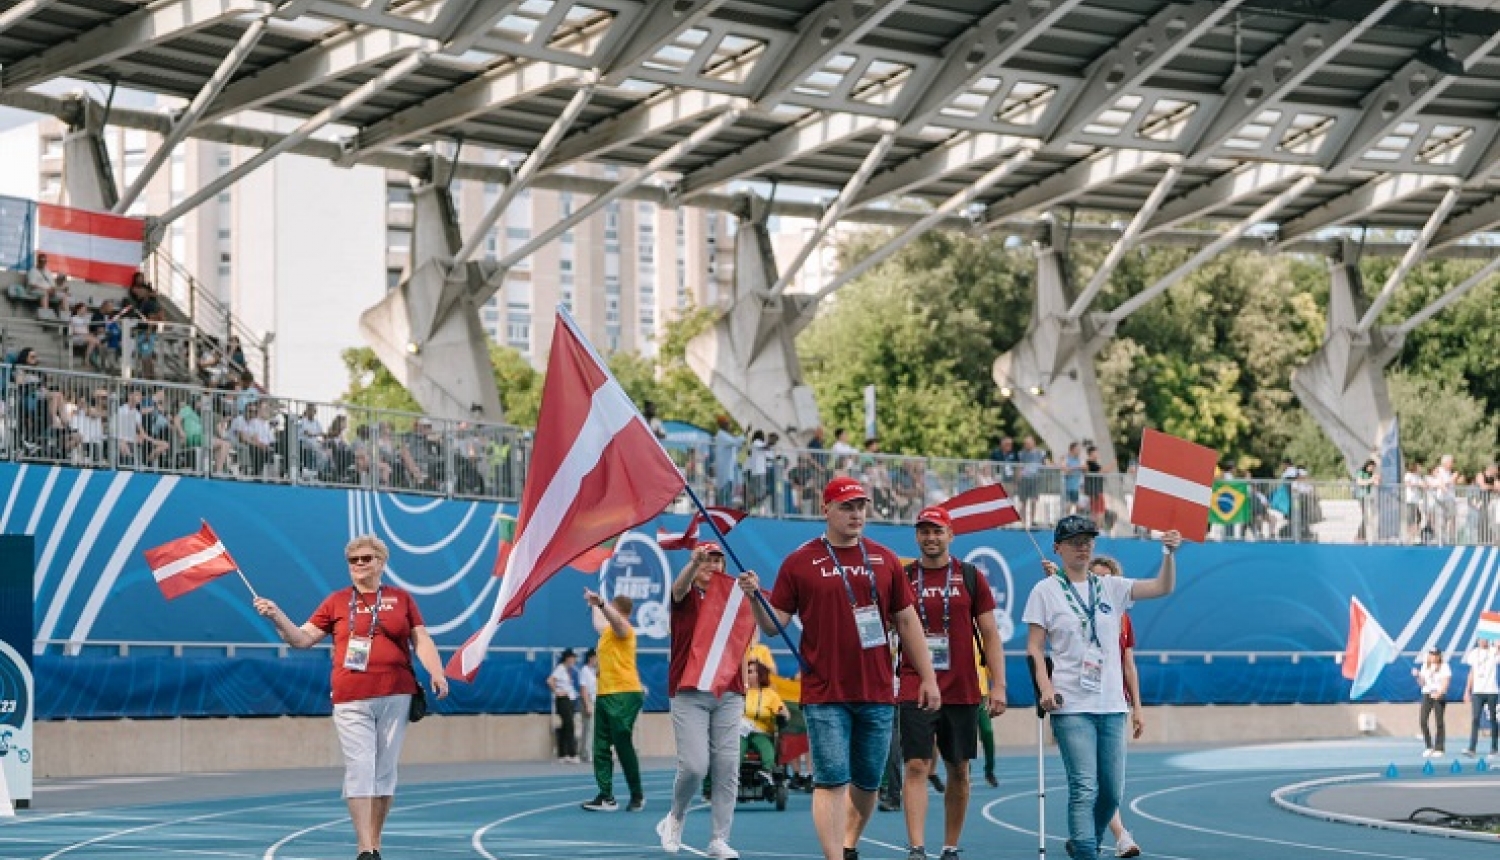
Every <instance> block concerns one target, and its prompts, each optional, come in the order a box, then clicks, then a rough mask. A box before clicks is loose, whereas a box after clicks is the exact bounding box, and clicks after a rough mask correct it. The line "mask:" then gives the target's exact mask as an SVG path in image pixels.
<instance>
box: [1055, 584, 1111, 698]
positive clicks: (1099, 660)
mask: <svg viewBox="0 0 1500 860" xmlns="http://www.w3.org/2000/svg"><path fill="white" fill-rule="evenodd" d="M1057 578H1058V581H1059V582H1061V583H1062V586H1063V596H1065V597H1066V598H1067V599H1068V604H1069V605H1070V606H1071V607H1072V609H1073V614H1074V615H1076V616H1078V624H1079V627H1081V628H1082V631H1081V632H1082V633H1083V635H1084V636H1085V637H1086V638H1087V641H1086V642H1085V643H1084V649H1083V662H1082V665H1080V666H1079V667H1078V686H1079V687H1081V688H1083V691H1084V692H1085V693H1097V692H1099V691H1101V690H1103V689H1104V647H1103V646H1102V645H1100V644H1099V633H1098V629H1097V626H1096V624H1097V622H1096V620H1095V615H1096V614H1097V611H1098V607H1099V579H1098V577H1096V576H1094V575H1093V574H1092V573H1091V574H1089V578H1088V584H1089V603H1088V606H1087V607H1085V606H1084V605H1083V597H1082V596H1081V595H1080V594H1079V593H1078V590H1077V589H1076V588H1074V587H1073V583H1072V582H1069V581H1068V579H1067V577H1065V576H1063V575H1062V574H1058V575H1057Z"/></svg>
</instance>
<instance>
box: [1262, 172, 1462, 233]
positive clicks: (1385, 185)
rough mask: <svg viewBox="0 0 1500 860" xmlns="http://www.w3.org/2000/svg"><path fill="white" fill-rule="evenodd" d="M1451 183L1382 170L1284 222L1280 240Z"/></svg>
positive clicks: (1353, 218) (1315, 230)
mask: <svg viewBox="0 0 1500 860" xmlns="http://www.w3.org/2000/svg"><path fill="white" fill-rule="evenodd" d="M1449 183H1451V180H1449V179H1446V178H1444V177H1441V176H1431V175H1427V174H1421V173H1386V174H1382V175H1380V176H1377V177H1375V178H1374V179H1371V180H1370V181H1369V182H1366V183H1365V184H1364V185H1361V186H1359V187H1358V188H1356V189H1354V190H1353V191H1350V192H1349V193H1347V194H1344V195H1342V196H1340V197H1336V198H1334V199H1333V200H1330V201H1328V202H1327V203H1324V204H1323V205H1322V206H1319V207H1317V208H1316V209H1312V210H1310V211H1308V212H1305V213H1303V214H1302V215H1301V216H1299V217H1297V218H1294V219H1292V220H1291V221H1288V222H1286V223H1284V224H1282V225H1281V235H1280V237H1279V239H1278V244H1280V245H1283V246H1284V245H1286V243H1288V242H1293V241H1295V240H1297V239H1300V238H1302V237H1304V236H1308V235H1311V234H1312V233H1316V232H1317V231H1319V230H1323V229H1327V228H1329V227H1337V226H1338V225H1340V224H1344V223H1346V222H1349V221H1357V220H1359V219H1361V218H1364V217H1365V216H1367V215H1369V214H1371V213H1373V212H1379V211H1380V210H1381V209H1384V208H1385V207H1387V206H1390V205H1391V204H1393V203H1399V202H1400V201H1402V200H1406V199H1408V198H1410V197H1414V196H1416V195H1418V194H1421V193H1423V192H1424V191H1427V190H1428V189H1430V188H1432V187H1433V186H1435V185H1445V184H1449Z"/></svg>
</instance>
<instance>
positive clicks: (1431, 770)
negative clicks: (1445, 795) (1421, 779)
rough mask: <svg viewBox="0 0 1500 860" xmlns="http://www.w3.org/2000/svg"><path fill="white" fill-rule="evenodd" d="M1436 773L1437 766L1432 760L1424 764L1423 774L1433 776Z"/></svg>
mask: <svg viewBox="0 0 1500 860" xmlns="http://www.w3.org/2000/svg"><path fill="white" fill-rule="evenodd" d="M1435 773H1437V768H1435V767H1433V766H1432V762H1430V761H1429V762H1427V763H1426V764H1424V765H1422V775H1423V776H1432V775H1433V774H1435Z"/></svg>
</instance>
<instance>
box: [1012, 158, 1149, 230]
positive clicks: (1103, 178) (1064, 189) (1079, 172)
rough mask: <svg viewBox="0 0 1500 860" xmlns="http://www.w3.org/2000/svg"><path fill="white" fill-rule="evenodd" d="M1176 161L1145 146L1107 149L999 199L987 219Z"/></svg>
mask: <svg viewBox="0 0 1500 860" xmlns="http://www.w3.org/2000/svg"><path fill="white" fill-rule="evenodd" d="M1176 160H1177V159H1176V156H1173V155H1170V154H1167V153H1160V152H1150V151H1148V150H1144V149H1106V150H1103V151H1101V152H1099V153H1098V154H1096V155H1093V156H1090V157H1089V158H1086V159H1083V160H1081V161H1079V162H1078V163H1076V164H1074V165H1072V166H1071V167H1067V168H1065V169H1063V170H1060V171H1058V172H1056V173H1054V174H1052V175H1051V176H1048V177H1047V178H1045V179H1043V180H1041V181H1040V182H1037V183H1035V184H1033V185H1031V186H1030V187H1029V188H1026V189H1025V190H1022V191H1019V192H1017V193H1015V194H1012V195H1011V196H1009V197H1007V198H1004V199H1002V200H999V201H997V202H996V203H994V204H993V205H991V206H990V207H989V209H988V210H986V211H985V213H984V221H985V224H987V225H994V224H996V223H997V222H1000V221H1004V220H1005V219H1006V218H1009V217H1010V216H1012V215H1019V214H1020V213H1022V212H1026V211H1029V210H1032V209H1044V208H1047V207H1051V206H1056V205H1058V204H1059V203H1066V202H1067V201H1069V200H1072V199H1074V198H1077V197H1081V196H1083V195H1084V194H1087V193H1088V192H1089V191H1091V190H1093V189H1095V188H1101V187H1104V186H1106V185H1110V184H1111V183H1114V182H1115V181H1117V180H1120V179H1123V178H1125V177H1126V176H1130V175H1131V174H1134V173H1139V172H1140V171H1142V170H1146V169H1148V168H1151V167H1155V166H1156V165H1158V164H1161V163H1163V162H1169V161H1171V162H1175V161H1176Z"/></svg>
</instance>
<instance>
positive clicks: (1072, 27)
mask: <svg viewBox="0 0 1500 860" xmlns="http://www.w3.org/2000/svg"><path fill="white" fill-rule="evenodd" d="M58 79H81V80H85V81H94V82H102V83H106V84H110V85H118V86H119V87H123V88H129V89H134V90H140V91H145V92H149V93H156V94H160V95H164V96H171V97H175V98H177V99H181V100H182V101H183V102H184V103H187V104H188V106H187V107H186V108H185V109H184V110H183V111H181V112H179V113H177V114H163V113H159V112H148V111H140V110H129V109H125V108H121V107H118V106H116V107H112V108H111V109H110V110H111V114H110V122H113V123H116V124H121V125H127V126H130V125H133V126H136V127H142V128H150V129H152V130H154V131H158V132H161V133H163V134H166V133H169V132H177V133H180V134H191V135H196V136H199V137H203V138H208V139H218V140H224V141H228V142H232V143H240V144H245V145H250V146H259V147H269V146H273V145H276V146H280V147H283V148H285V149H288V150H291V151H297V152H303V153H306V154H312V155H317V156H322V157H326V158H328V159H330V160H334V161H339V162H341V163H345V164H353V163H369V164H375V165H384V166H388V167H395V168H409V169H414V168H415V167H416V166H418V165H420V164H422V159H423V158H424V157H425V156H424V152H427V151H431V150H432V147H433V145H434V144H442V145H444V146H446V147H447V151H452V149H453V143H454V142H455V141H461V146H460V147H459V153H460V161H461V164H460V165H459V167H458V172H459V173H458V175H460V176H463V175H474V176H479V175H483V176H487V177H495V178H500V179H504V178H507V177H508V175H509V174H510V168H509V166H508V165H502V164H496V163H495V159H493V158H492V159H490V160H489V161H483V160H477V159H476V160H472V161H464V160H463V158H462V156H463V154H465V153H469V154H472V152H473V150H472V149H471V147H481V148H493V149H497V150H501V151H504V152H506V153H515V154H518V155H519V156H520V157H523V158H525V157H527V156H528V155H530V154H533V153H538V154H544V155H545V158H544V159H543V160H541V161H540V162H539V163H537V164H534V165H531V168H532V170H533V173H534V178H535V180H536V184H538V185H540V186H543V187H547V186H549V185H550V186H552V187H563V186H568V187H576V188H579V189H580V190H585V191H588V190H591V189H592V190H596V191H597V190H600V189H602V188H604V187H607V185H608V183H604V182H603V181H602V180H598V179H587V178H585V177H576V176H571V175H570V171H568V170H567V168H568V166H569V165H571V164H574V163H576V162H579V161H585V160H588V161H599V162H604V163H611V164H617V165H620V166H622V167H627V168H642V169H644V171H645V172H646V173H648V174H650V175H651V176H652V178H653V183H652V184H648V185H644V186H642V187H641V188H640V189H638V190H637V191H636V192H635V194H634V196H652V195H654V196H655V197H656V198H658V199H660V200H662V201H664V202H668V203H671V202H683V203H689V204H693V205H705V206H717V207H725V208H727V207H728V206H729V204H730V202H731V201H732V199H733V198H732V196H731V195H732V193H733V192H734V191H735V190H736V189H737V188H741V187H743V184H744V183H774V184H775V185H776V187H777V188H778V189H799V190H800V192H799V193H788V192H784V191H782V192H778V195H777V198H778V199H779V200H780V201H781V202H780V203H779V204H773V210H772V211H781V212H788V213H793V214H809V215H812V216H813V217H818V216H819V215H820V214H826V212H827V210H828V209H830V208H831V209H834V210H836V212H835V214H836V215H838V216H841V217H842V218H844V219H846V220H855V221H859V220H865V221H873V222H882V221H883V222H885V223H908V224H909V223H911V222H912V221H914V220H916V219H918V218H921V217H931V216H932V215H936V216H938V217H939V218H941V219H947V220H948V221H949V222H951V223H965V222H967V223H971V224H978V225H988V226H995V227H998V226H1001V225H1004V224H1007V223H1017V222H1021V221H1024V220H1025V219H1028V218H1033V217H1034V216H1036V215H1037V214H1038V213H1040V212H1043V211H1045V210H1047V209H1049V208H1053V207H1059V206H1067V207H1074V208H1076V210H1077V211H1081V212H1098V213H1106V214H1107V213H1118V214H1119V215H1120V216H1121V217H1134V216H1140V217H1141V218H1142V221H1141V223H1140V224H1139V225H1137V226H1138V229H1139V232H1140V235H1141V237H1142V238H1143V239H1145V240H1148V241H1149V240H1150V239H1151V237H1153V236H1154V235H1155V236H1161V237H1163V239H1165V238H1166V237H1167V234H1168V233H1169V232H1170V231H1173V230H1176V229H1179V228H1181V227H1183V226H1185V225H1189V224H1198V223H1201V222H1204V221H1218V222H1225V223H1234V222H1242V221H1244V220H1245V219H1247V218H1254V217H1255V216H1257V215H1258V214H1264V222H1265V223H1272V224H1274V225H1275V231H1274V233H1273V234H1272V235H1271V236H1270V240H1271V241H1274V242H1277V243H1280V244H1281V245H1282V247H1291V246H1292V244H1293V243H1297V242H1299V241H1301V240H1306V239H1309V238H1311V237H1313V236H1315V235H1317V234H1319V233H1320V232H1321V231H1324V230H1325V229H1327V228H1331V227H1338V226H1351V225H1364V226H1368V227H1372V228H1378V229H1386V230H1412V231H1424V235H1425V237H1426V238H1427V239H1429V240H1430V243H1429V244H1430V249H1432V250H1437V249H1440V248H1445V247H1452V246H1455V245H1458V244H1459V243H1462V242H1464V240H1466V239H1469V238H1470V237H1473V236H1475V235H1476V234H1478V233H1481V232H1483V231H1486V230H1489V229H1491V228H1492V227H1494V226H1496V225H1497V224H1500V2H1451V0H1450V2H1442V3H1437V4H1427V3H1411V2H1398V0H1238V1H1237V0H1227V2H1199V0H1188V2H1152V1H1151V0H1005V2H996V0H920V2H919V0H282V1H281V2H277V3H272V2H264V0H155V2H149V3H137V2H131V0H20V2H18V3H13V4H11V5H10V7H9V8H8V9H6V10H5V11H3V12H0V104H5V105H10V106H14V107H21V108H28V109H32V110H41V111H44V112H49V113H54V114H59V115H62V114H64V113H65V112H66V110H67V104H66V101H65V100H63V99H60V98H58V97H56V96H55V95H48V94H46V93H47V92H48V89H47V87H45V86H43V85H46V84H48V83H49V82H53V81H55V80H58ZM53 91H55V89H54V90H53ZM252 110H253V111H257V112H262V113H267V114H274V115H281V116H284V117H290V118H293V119H294V120H295V121H296V123H297V124H298V127H297V129H296V130H295V131H293V132H290V133H285V132H268V131H265V130H263V129H261V128H256V127H250V126H251V125H253V124H247V123H243V122H241V121H239V120H238V119H237V117H236V115H237V114H241V113H242V112H245V111H252ZM591 183H592V184H591ZM914 199H915V200H921V201H926V202H927V203H928V204H930V207H924V206H923V205H922V204H920V203H914V202H913V200H914ZM897 201H900V203H899V205H898V203H897ZM778 206H779V207H780V208H776V207H778ZM934 223H936V222H934ZM1114 235H1118V233H1115V234H1114Z"/></svg>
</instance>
